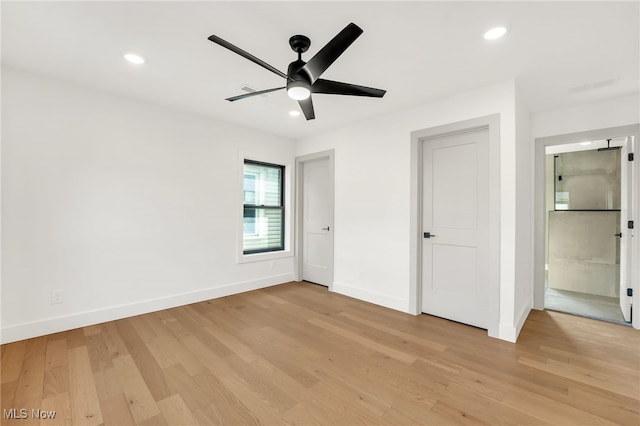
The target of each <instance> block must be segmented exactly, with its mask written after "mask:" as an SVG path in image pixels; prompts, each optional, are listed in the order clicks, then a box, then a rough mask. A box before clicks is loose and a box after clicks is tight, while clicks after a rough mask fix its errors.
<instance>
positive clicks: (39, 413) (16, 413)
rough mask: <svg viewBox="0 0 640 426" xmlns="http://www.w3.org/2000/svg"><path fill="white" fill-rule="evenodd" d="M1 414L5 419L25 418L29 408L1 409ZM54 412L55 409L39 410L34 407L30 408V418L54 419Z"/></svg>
mask: <svg viewBox="0 0 640 426" xmlns="http://www.w3.org/2000/svg"><path fill="white" fill-rule="evenodd" d="M2 415H3V416H4V418H5V419H27V418H29V410H27V409H26V408H21V409H17V408H10V409H8V410H7V409H4V410H2ZM55 417H56V412H55V411H45V410H40V409H39V408H34V409H32V410H31V418H34V419H44V420H46V419H55Z"/></svg>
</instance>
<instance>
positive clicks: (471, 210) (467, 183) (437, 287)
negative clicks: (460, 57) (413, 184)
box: [422, 130, 489, 329]
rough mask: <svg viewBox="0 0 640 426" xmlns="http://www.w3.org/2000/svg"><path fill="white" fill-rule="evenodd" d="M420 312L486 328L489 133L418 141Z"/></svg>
mask: <svg viewBox="0 0 640 426" xmlns="http://www.w3.org/2000/svg"><path fill="white" fill-rule="evenodd" d="M422 224H423V225H422V226H423V231H424V233H423V239H422V241H423V245H422V255H423V262H422V312H425V313H427V314H431V315H436V316H439V317H443V318H447V319H451V320H454V321H458V322H461V323H464V324H469V325H473V326H476V327H481V328H485V329H486V328H488V326H489V132H488V130H477V131H473V132H467V133H458V134H454V135H450V136H444V137H439V138H435V139H427V140H424V141H423V217H422Z"/></svg>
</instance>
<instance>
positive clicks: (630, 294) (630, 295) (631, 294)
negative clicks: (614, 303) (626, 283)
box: [627, 288, 633, 297]
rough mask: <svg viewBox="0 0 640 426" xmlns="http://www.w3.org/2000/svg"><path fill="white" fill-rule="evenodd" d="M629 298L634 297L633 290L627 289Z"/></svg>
mask: <svg viewBox="0 0 640 426" xmlns="http://www.w3.org/2000/svg"><path fill="white" fill-rule="evenodd" d="M627 296H629V297H633V289H632V288H628V289H627Z"/></svg>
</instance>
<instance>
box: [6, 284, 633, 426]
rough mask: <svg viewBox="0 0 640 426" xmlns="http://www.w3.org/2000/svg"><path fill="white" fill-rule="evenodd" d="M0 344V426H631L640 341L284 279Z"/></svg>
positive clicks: (564, 322)
mask: <svg viewBox="0 0 640 426" xmlns="http://www.w3.org/2000/svg"><path fill="white" fill-rule="evenodd" d="M1 349H2V378H1V381H2V396H1V401H2V408H3V413H6V412H4V410H7V409H10V408H16V409H17V411H16V414H17V415H18V416H20V413H21V412H20V409H27V410H28V416H27V417H28V418H27V419H25V420H6V419H3V420H2V424H19V425H25V426H26V425H29V424H38V423H39V424H43V425H55V424H64V425H69V424H73V425H81V424H87V425H101V424H105V425H127V424H143V425H163V424H168V425H187V424H201V425H206V424H224V425H245V424H258V423H261V424H267V425H269V424H283V423H284V424H322V425H337V424H345V425H354V424H392V425H411V424H423V425H424V424H429V425H444V424H490V425H498V424H554V425H588V424H622V425H638V424H640V400H639V399H640V365H639V363H640V332H638V331H636V330H633V329H632V328H630V327H624V326H620V325H616V324H610V323H604V322H598V321H594V320H590V319H586V318H579V317H574V316H569V315H565V314H560V313H553V312H538V311H534V312H532V313H531V315H530V316H529V319H528V320H527V322H526V324H525V327H524V329H523V331H522V334H521V335H520V339H519V341H518V343H517V344H515V345H514V344H511V343H507V342H503V341H500V340H496V339H492V338H489V337H487V335H486V331H484V330H479V329H476V328H473V327H468V326H464V325H461V324H457V323H454V322H449V321H446V320H443V319H439V318H434V317H430V316H427V315H421V316H418V317H414V316H411V315H407V314H402V313H399V312H395V311H392V310H388V309H384V308H380V307H377V306H374V305H370V304H367V303H364V302H360V301H357V300H354V299H350V298H348V297H344V296H340V295H336V294H332V293H329V292H328V291H327V290H326V289H325V288H323V287H319V286H315V285H311V284H305V283H289V284H284V285H280V286H276V287H272V288H268V289H264V290H259V291H254V292H250V293H245V294H241V295H235V296H230V297H225V298H221V299H216V300H211V301H207V302H202V303H197V304H194V305H189V306H184V307H180V308H175V309H169V310H166V311H161V312H156V313H152V314H147V315H141V316H137V317H133V318H128V319H123V320H119V321H113V322H109V323H105V324H101V325H96V326H92V327H86V328H83V329H77V330H71V331H67V332H63V333H58V334H53V335H49V336H44V337H39V338H35V339H30V340H26V341H21V342H16V343H11V344H7V345H3V346H2V348H1ZM32 409H41V410H44V411H47V410H55V411H56V412H57V414H56V417H55V418H54V419H49V420H37V419H34V418H33V416H32V411H31V410H32Z"/></svg>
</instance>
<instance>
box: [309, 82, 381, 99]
mask: <svg viewBox="0 0 640 426" xmlns="http://www.w3.org/2000/svg"><path fill="white" fill-rule="evenodd" d="M311 92H313V93H325V94H328V95H350V96H369V97H372V98H381V97H383V96H384V94H385V93H387V91H386V90H382V89H374V88H373V87H366V86H358V85H355V84H349V83H342V82H340V81H331V80H324V79H322V78H319V79H317V80H316V82H315V83H313V85H312V86H311Z"/></svg>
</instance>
